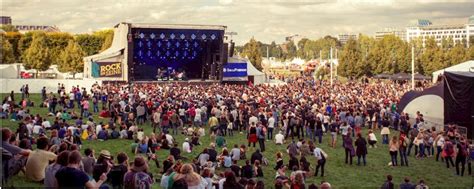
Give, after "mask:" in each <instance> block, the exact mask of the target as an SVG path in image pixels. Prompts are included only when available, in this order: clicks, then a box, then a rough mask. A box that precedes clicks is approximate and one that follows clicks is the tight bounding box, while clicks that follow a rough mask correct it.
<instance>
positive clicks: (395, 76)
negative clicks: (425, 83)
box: [374, 73, 431, 80]
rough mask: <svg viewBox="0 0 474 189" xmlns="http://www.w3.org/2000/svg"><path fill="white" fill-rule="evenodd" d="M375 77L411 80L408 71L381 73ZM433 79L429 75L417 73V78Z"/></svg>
mask: <svg viewBox="0 0 474 189" xmlns="http://www.w3.org/2000/svg"><path fill="white" fill-rule="evenodd" d="M374 78H376V79H390V80H410V79H411V74H408V73H396V74H388V73H381V74H378V75H375V76H374ZM428 79H431V78H430V77H428V76H424V75H421V74H419V73H416V74H415V80H428Z"/></svg>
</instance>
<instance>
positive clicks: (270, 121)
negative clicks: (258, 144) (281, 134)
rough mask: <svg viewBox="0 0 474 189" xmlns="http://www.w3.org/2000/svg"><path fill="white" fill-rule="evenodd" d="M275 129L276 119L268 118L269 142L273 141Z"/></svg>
mask: <svg viewBox="0 0 474 189" xmlns="http://www.w3.org/2000/svg"><path fill="white" fill-rule="evenodd" d="M273 128H275V118H274V117H273V116H270V118H268V134H267V136H268V140H272V137H273Z"/></svg>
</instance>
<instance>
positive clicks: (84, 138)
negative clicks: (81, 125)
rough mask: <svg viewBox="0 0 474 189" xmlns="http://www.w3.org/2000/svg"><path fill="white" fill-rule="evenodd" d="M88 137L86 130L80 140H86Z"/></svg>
mask: <svg viewBox="0 0 474 189" xmlns="http://www.w3.org/2000/svg"><path fill="white" fill-rule="evenodd" d="M88 137H89V133H87V130H84V131H83V132H82V135H81V138H82V140H86V139H87V138H88Z"/></svg>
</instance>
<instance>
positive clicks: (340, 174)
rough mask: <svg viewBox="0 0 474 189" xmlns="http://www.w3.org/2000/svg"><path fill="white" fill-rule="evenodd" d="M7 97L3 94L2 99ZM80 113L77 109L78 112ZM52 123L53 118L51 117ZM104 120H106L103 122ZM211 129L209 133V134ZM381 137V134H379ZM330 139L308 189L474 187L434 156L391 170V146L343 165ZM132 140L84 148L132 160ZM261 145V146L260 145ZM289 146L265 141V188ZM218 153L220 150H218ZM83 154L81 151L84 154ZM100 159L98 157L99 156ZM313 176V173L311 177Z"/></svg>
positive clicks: (17, 182) (24, 183)
mask: <svg viewBox="0 0 474 189" xmlns="http://www.w3.org/2000/svg"><path fill="white" fill-rule="evenodd" d="M4 96H5V94H3V95H2V99H3V97H4ZM19 98H20V95H18V94H17V95H16V98H15V99H19ZM31 99H32V100H33V101H34V102H35V103H36V104H38V103H39V101H40V96H39V95H37V94H35V95H31ZM30 111H31V113H32V114H36V113H39V114H40V115H42V116H44V115H46V113H47V109H46V108H38V107H33V108H30ZM76 111H77V109H76ZM94 118H95V121H101V119H99V118H98V117H97V116H96V115H95V116H94ZM48 119H50V121H51V119H52V118H51V117H48ZM102 121H105V120H102ZM1 127H8V128H11V129H12V130H13V131H15V130H16V128H17V127H18V123H17V122H12V121H10V120H1ZM140 127H141V128H144V130H145V134H149V133H151V131H152V129H151V127H150V124H149V123H148V124H144V125H141V126H140ZM207 131H208V130H206V134H207V133H208V132H207ZM366 132H367V131H366V130H365V129H364V130H363V133H364V135H365V134H366ZM391 133H392V134H398V132H396V131H392V132H391ZM377 134H379V132H377ZM377 137H378V140H379V143H380V141H381V136H380V135H378V136H377ZM175 138H176V139H177V141H178V143H179V144H180V146H181V144H182V142H183V141H184V137H183V136H182V135H179V136H175ZM209 140H210V139H209V137H208V136H206V137H204V138H202V139H201V142H202V143H203V144H204V145H201V146H197V147H195V148H194V149H193V152H192V153H190V154H184V153H183V154H182V155H183V156H185V157H187V158H188V159H192V158H194V157H196V156H197V154H198V153H199V152H201V151H202V150H203V148H205V147H207V146H208V144H209V143H210V141H209ZM226 140H227V144H228V146H229V145H230V146H233V145H234V144H239V145H240V144H246V138H245V135H243V134H239V133H237V134H235V135H234V136H233V137H226ZM329 140H330V137H329V136H324V137H323V144H321V145H319V144H318V145H317V146H319V147H321V148H322V149H323V150H325V151H326V152H327V154H328V155H329V157H328V160H327V163H326V170H325V177H324V178H321V177H312V176H311V177H309V178H307V179H306V183H307V186H308V185H309V184H310V183H320V182H321V181H322V180H325V181H328V182H330V183H331V184H332V186H334V187H335V188H379V187H380V186H381V185H382V183H383V182H384V181H385V175H387V174H391V175H393V178H394V183H395V188H398V185H399V184H400V183H402V181H403V178H404V177H406V176H408V177H410V178H411V179H412V181H413V182H417V181H418V180H420V179H424V180H425V183H426V184H427V185H428V186H430V187H431V188H473V186H474V184H473V182H474V181H473V177H472V176H469V175H467V168H466V173H465V176H464V177H460V176H456V175H455V169H454V168H450V169H447V168H446V165H445V164H444V163H441V162H436V161H435V160H434V157H431V158H427V159H422V160H417V159H415V158H414V157H413V155H412V156H410V157H409V158H408V159H409V164H410V167H389V166H388V165H387V164H388V162H389V161H390V155H389V153H388V146H387V145H381V144H378V148H369V149H368V151H369V154H368V155H367V166H357V165H356V162H357V158H356V157H355V158H354V164H353V165H352V166H350V165H346V164H345V163H344V158H345V157H344V149H343V148H342V147H341V141H342V140H341V137H340V136H339V138H338V144H337V147H336V148H335V149H333V148H329V146H328V142H329ZM131 142H132V141H130V140H122V139H116V140H108V141H103V142H100V141H84V142H83V143H84V145H83V148H82V149H85V148H93V149H95V152H96V153H99V152H100V150H103V149H106V150H109V151H110V152H111V153H112V154H113V155H116V154H117V153H118V152H126V153H128V155H129V157H130V159H133V157H134V155H133V154H132V152H131V148H130V144H131ZM257 146H258V144H257ZM285 148H286V145H283V146H276V145H274V144H273V142H272V141H267V142H266V151H265V152H264V156H265V157H267V158H268V160H269V162H270V165H268V166H266V167H263V169H264V176H265V177H264V178H262V179H264V182H265V188H274V186H273V184H274V183H273V181H274V178H275V171H274V170H273V167H274V162H275V159H276V158H275V154H276V152H279V151H280V152H284V154H286V152H285V151H286V150H285ZM217 151H218V152H220V151H221V149H217ZM253 151H254V149H251V150H250V151H249V152H247V157H249V156H250V154H251V153H253ZM82 152H83V151H81V153H82ZM168 154H169V152H168V151H166V150H159V151H158V152H157V155H158V158H159V160H160V162H161V161H162V160H163V159H164V158H166V156H167V155H168ZM96 156H98V154H96ZM285 156H286V157H285V159H284V162H285V164H287V163H288V157H287V156H288V155H285ZM308 160H309V161H310V163H311V167H312V169H311V170H312V171H313V172H314V168H315V165H316V160H315V158H314V157H309V158H308ZM243 163H244V162H242V161H240V162H239V164H243ZM150 167H151V172H152V173H153V175H154V177H155V178H160V177H161V175H159V171H161V169H158V168H156V167H154V164H150ZM287 174H288V175H289V174H290V172H289V171H288V172H287ZM311 175H312V174H311ZM12 180H13V182H12V184H13V185H14V186H15V187H41V186H42V185H40V184H38V183H34V182H31V181H28V180H27V179H26V178H25V177H24V175H23V174H22V173H20V175H18V176H15V177H14V178H13V179H12ZM153 187H154V188H160V187H159V183H155V184H154V185H153Z"/></svg>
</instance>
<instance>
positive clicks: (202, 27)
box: [129, 23, 227, 30]
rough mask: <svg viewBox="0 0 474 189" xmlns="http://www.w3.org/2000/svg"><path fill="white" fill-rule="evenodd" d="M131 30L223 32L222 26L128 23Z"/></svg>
mask: <svg viewBox="0 0 474 189" xmlns="http://www.w3.org/2000/svg"><path fill="white" fill-rule="evenodd" d="M129 24H131V26H132V28H157V29H192V30H225V29H226V28H227V26H223V25H197V24H150V23H129Z"/></svg>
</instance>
